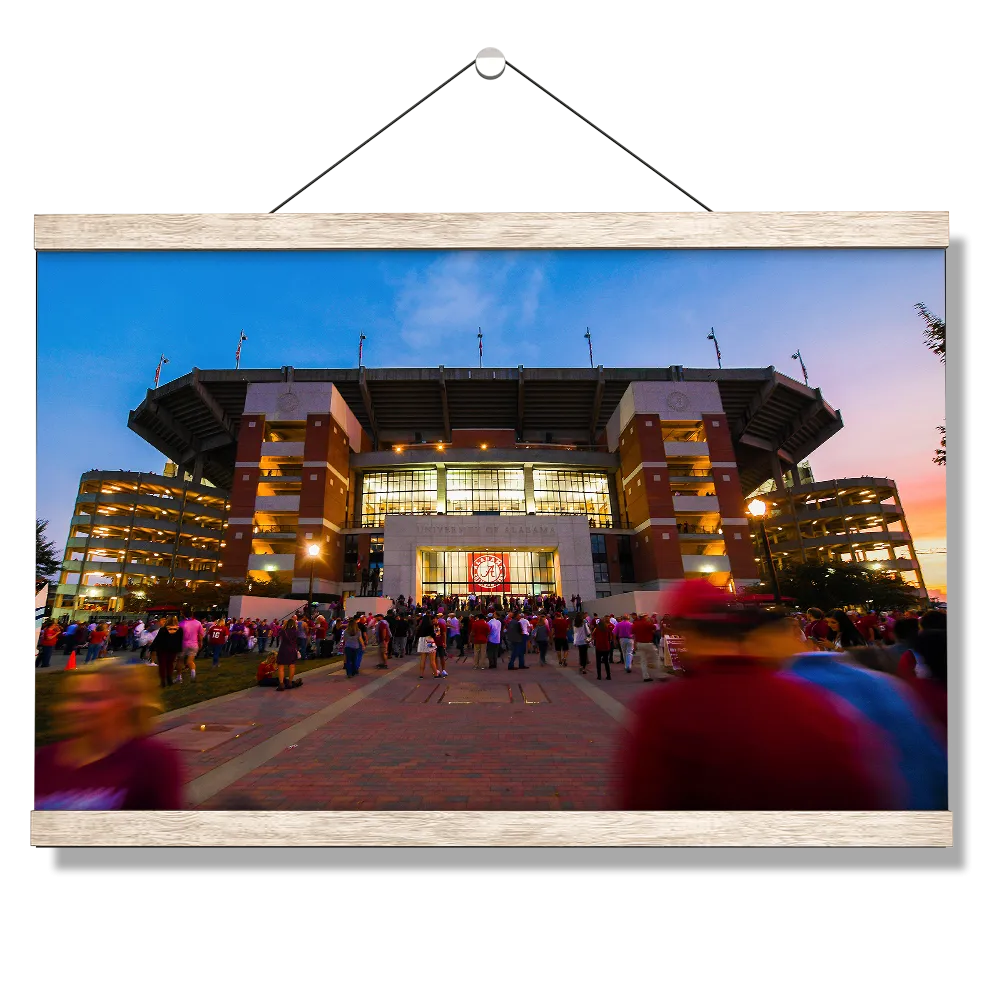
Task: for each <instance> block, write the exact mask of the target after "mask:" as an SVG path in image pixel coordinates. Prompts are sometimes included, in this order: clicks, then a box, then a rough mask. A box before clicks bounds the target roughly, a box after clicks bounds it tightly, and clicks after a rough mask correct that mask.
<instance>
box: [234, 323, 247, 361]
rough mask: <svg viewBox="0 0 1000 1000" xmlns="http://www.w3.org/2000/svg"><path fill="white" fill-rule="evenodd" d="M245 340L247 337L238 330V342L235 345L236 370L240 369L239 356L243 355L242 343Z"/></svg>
mask: <svg viewBox="0 0 1000 1000" xmlns="http://www.w3.org/2000/svg"><path fill="white" fill-rule="evenodd" d="M246 339H247V335H246V334H245V333H244V332H243V331H242V330H240V342H239V343H238V344H237V345H236V368H237V370H238V369H239V367H240V355H241V354H242V353H243V341H244V340H246Z"/></svg>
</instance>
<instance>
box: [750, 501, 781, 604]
mask: <svg viewBox="0 0 1000 1000" xmlns="http://www.w3.org/2000/svg"><path fill="white" fill-rule="evenodd" d="M747 512H748V513H749V514H750V516H751V517H752V518H754V519H755V520H756V521H757V525H758V527H759V529H760V543H761V548H762V549H763V550H764V559H765V560H766V562H767V571H768V573H769V574H770V576H771V585H772V586H773V587H774V599H775V601H780V600H781V588H780V587H779V586H778V574H777V572H776V571H775V568H774V559H772V558H771V543H770V542H769V541H768V540H767V529H766V528H765V527H764V517H765V515H766V514H767V504H766V503H764V501H763V500H761V499H760V497H757V498H756V499H754V500H751V501H750V504H749V506H748V508H747Z"/></svg>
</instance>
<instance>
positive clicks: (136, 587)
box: [53, 465, 229, 617]
mask: <svg viewBox="0 0 1000 1000" xmlns="http://www.w3.org/2000/svg"><path fill="white" fill-rule="evenodd" d="M177 471H178V470H177V469H176V468H175V467H172V466H171V465H167V467H166V468H165V469H164V472H163V475H156V474H154V473H151V472H142V473H140V472H124V471H118V472H114V471H101V470H96V469H95V470H92V471H90V472H85V473H84V474H83V475H82V476H81V477H80V487H79V491H78V494H77V498H76V503H75V504H74V507H73V516H72V517H71V518H70V527H69V536H68V538H67V539H66V550H65V552H64V555H63V561H62V565H61V567H60V572H59V580H58V582H57V584H56V586H55V588H54V590H55V593H54V595H53V613H54V614H57V615H63V614H68V615H70V616H73V615H74V613H82V615H83V617H86V616H87V615H90V614H96V613H100V612H117V611H121V610H123V609H124V606H125V598H126V597H127V596H128V595H129V594H132V595H134V596H136V597H143V596H145V595H144V591H145V590H147V589H148V588H150V587H152V586H155V585H156V584H162V583H172V584H179V585H182V586H185V587H190V588H196V587H203V586H214V584H215V582H216V580H217V579H218V577H217V572H218V564H219V558H220V554H221V552H222V545H223V533H224V531H225V527H226V518H227V516H228V510H227V508H228V504H229V494H228V490H220V489H218V488H216V487H214V486H213V485H212V484H211V483H209V482H208V481H206V480H202V479H199V480H198V481H195V480H194V479H193V477H191V476H190V474H188V475H187V476H185V475H180V476H179V475H177V474H176V473H177Z"/></svg>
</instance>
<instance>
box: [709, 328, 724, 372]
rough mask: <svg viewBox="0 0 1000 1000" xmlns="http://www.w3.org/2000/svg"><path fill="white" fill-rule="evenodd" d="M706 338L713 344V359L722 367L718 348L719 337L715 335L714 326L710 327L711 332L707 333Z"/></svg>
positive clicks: (720, 352)
mask: <svg viewBox="0 0 1000 1000" xmlns="http://www.w3.org/2000/svg"><path fill="white" fill-rule="evenodd" d="M708 339H709V340H711V341H712V342H713V343H714V344H715V360H716V361H718V362H719V367H720V368H721V367H722V351H720V350H719V338H718V337H716V335H715V327H714V326H713V327H712V332H711V333H710V334H709V335H708Z"/></svg>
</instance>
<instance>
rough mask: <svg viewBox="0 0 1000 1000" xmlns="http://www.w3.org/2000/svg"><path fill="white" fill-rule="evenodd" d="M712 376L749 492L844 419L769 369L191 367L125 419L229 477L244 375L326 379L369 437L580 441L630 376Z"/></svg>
mask: <svg viewBox="0 0 1000 1000" xmlns="http://www.w3.org/2000/svg"><path fill="white" fill-rule="evenodd" d="M663 381H666V382H685V381H686V382H715V383H717V384H718V387H719V394H720V396H721V398H722V406H723V409H724V410H725V413H726V417H727V419H728V422H729V426H730V430H731V431H732V437H733V446H734V448H735V450H736V461H737V464H738V465H739V468H740V478H741V483H742V486H743V489H744V491H745V492H746V493H749V492H751V491H752V490H753V489H755V488H756V487H757V486H759V485H760V484H761V483H762V482H764V481H765V480H767V479H769V478H771V477H772V475H773V473H774V466H773V458H772V456H777V457H778V460H779V461H780V462H781V463H782V465H783V466H784V467H785V468H787V467H789V466H790V465H791V464H793V463H796V462H799V461H801V460H802V459H803V458H805V457H806V456H807V455H809V454H810V453H811V452H812V451H814V450H815V449H816V448H818V447H819V446H820V445H821V444H822V443H823V442H824V441H826V440H827V439H828V438H830V437H831V436H832V435H833V434H835V433H836V432H837V431H838V430H840V428H841V427H843V421H842V420H841V417H840V412H839V411H838V410H835V409H834V408H833V407H832V406H830V404H829V403H827V402H826V401H825V400H824V399H823V396H822V394H821V393H820V391H819V390H818V389H813V388H810V387H808V386H805V385H802V384H801V383H800V382H796V381H795V380H794V379H790V378H787V377H786V376H784V375H781V374H779V373H777V372H776V371H775V370H774V368H773V367H772V368H723V369H714V368H681V367H680V366H676V365H675V366H672V367H669V368H603V367H600V366H599V367H597V368H445V367H440V368H360V369H358V368H309V369H292V368H290V367H286V368H267V369H252V368H251V369H241V370H237V369H222V370H211V371H202V370H199V369H197V368H196V369H194V370H193V371H191V372H190V373H189V374H187V375H184V376H182V377H180V378H178V379H174V380H173V381H172V382H168V383H166V384H164V385H162V386H160V387H159V388H157V389H150V390H149V391H148V392H147V393H146V398H145V399H144V400H143V401H142V403H140V404H139V406H138V407H136V409H134V410H132V411H131V412H130V413H129V420H128V426H129V427H130V428H131V429H132V430H133V431H135V432H136V433H137V434H139V435H140V436H141V437H143V438H144V439H145V440H146V441H148V442H149V443H150V444H151V445H153V447H154V448H156V449H157V450H159V451H161V452H162V453H163V454H164V455H166V456H167V457H168V458H170V459H171V460H172V461H174V462H177V463H178V464H180V465H184V466H186V467H191V466H192V464H193V463H194V461H195V459H196V458H199V457H200V458H201V460H202V467H203V470H204V472H203V475H204V476H205V477H206V478H207V479H209V480H211V481H212V482H213V483H216V484H217V485H219V486H222V487H225V488H227V489H228V488H230V487H231V486H232V479H233V468H234V463H235V461H236V439H237V437H238V435H239V427H240V421H241V419H242V415H243V407H244V403H245V400H246V393H247V386H248V385H249V384H250V383H252V382H332V383H333V384H334V385H335V386H336V387H337V390H338V391H339V392H340V394H341V396H343V398H344V400H345V402H346V403H347V405H348V406H350V408H351V410H352V411H353V413H354V415H355V416H356V417H357V419H358V421H359V423H360V424H361V426H362V428H363V429H364V430H365V432H366V433H367V434H368V435H369V437H370V438H371V440H372V441H378V440H382V441H397V440H412V437H413V434H414V432H415V431H420V432H421V433H422V434H423V435H424V436H425V438H427V439H428V440H433V439H436V438H440V439H442V440H445V441H447V440H450V439H451V436H452V430H453V429H455V428H482V427H506V428H513V429H514V430H515V431H516V433H517V437H518V439H519V440H522V441H538V442H540V443H541V442H544V441H545V440H546V435H549V434H551V435H553V437H554V438H555V439H556V440H564V439H566V438H570V439H572V440H575V441H577V442H578V443H579V444H581V445H584V446H587V445H593V443H594V442H595V441H596V440H597V438H598V437H599V436H600V434H601V432H602V431H603V430H604V427H605V425H606V424H607V422H608V420H609V419H610V417H611V415H612V413H614V411H615V408H616V407H617V406H618V404H619V402H620V401H621V398H622V396H623V395H624V394H625V391H626V389H627V388H628V386H629V384H630V383H631V382H663Z"/></svg>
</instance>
